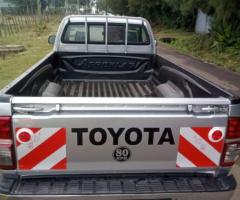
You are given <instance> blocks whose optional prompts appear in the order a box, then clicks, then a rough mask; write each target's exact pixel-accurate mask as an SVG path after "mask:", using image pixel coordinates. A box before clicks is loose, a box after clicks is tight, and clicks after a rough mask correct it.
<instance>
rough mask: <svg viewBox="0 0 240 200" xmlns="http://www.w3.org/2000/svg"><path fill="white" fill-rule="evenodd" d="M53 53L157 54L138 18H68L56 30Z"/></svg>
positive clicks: (148, 28)
mask: <svg viewBox="0 0 240 200" xmlns="http://www.w3.org/2000/svg"><path fill="white" fill-rule="evenodd" d="M54 51H56V52H75V53H82V52H84V53H120V54H122V53H123V54H127V53H129V54H156V42H155V40H154V35H153V32H152V29H151V26H150V24H149V22H148V21H147V20H146V19H144V18H141V17H128V16H103V15H69V16H67V17H65V18H64V19H63V20H62V22H61V24H60V26H59V30H58V34H57V37H56V41H55V45H54Z"/></svg>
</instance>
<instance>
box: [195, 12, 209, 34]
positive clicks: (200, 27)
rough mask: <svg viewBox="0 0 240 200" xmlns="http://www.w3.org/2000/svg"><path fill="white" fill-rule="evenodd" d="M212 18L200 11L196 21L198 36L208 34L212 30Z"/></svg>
mask: <svg viewBox="0 0 240 200" xmlns="http://www.w3.org/2000/svg"><path fill="white" fill-rule="evenodd" d="M211 21H212V17H210V16H208V15H207V14H205V13H204V12H202V11H201V10H200V9H198V15H197V20H196V26H195V32H196V33H198V34H207V33H209V30H210V29H211Z"/></svg>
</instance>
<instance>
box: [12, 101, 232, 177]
mask: <svg viewBox="0 0 240 200" xmlns="http://www.w3.org/2000/svg"><path fill="white" fill-rule="evenodd" d="M12 103H13V111H14V114H13V130H14V131H15V140H16V141H15V142H16V146H17V147H16V152H17V161H18V169H19V170H23V171H24V170H32V171H39V170H43V171H49V170H61V171H77V172H79V173H110V172H135V173H136V172H144V171H146V170H148V172H151V171H152V172H155V171H162V170H168V171H171V170H172V171H176V170H179V169H180V168H182V169H185V168H188V169H189V170H191V169H193V170H194V169H196V168H198V169H201V168H203V169H204V168H206V167H208V169H216V168H218V167H219V164H220V158H221V152H222V150H223V144H224V138H225V130H226V126H227V119H228V118H227V116H228V115H227V112H228V104H229V101H228V100H226V99H220V98H219V99H179V100H176V99H147V100H145V99H134V100H131V101H130V100H129V99H124V98H116V99H111V98H105V99H104V98H46V99H45V98H21V97H15V98H13V102H12Z"/></svg>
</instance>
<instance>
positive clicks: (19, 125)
mask: <svg viewBox="0 0 240 200" xmlns="http://www.w3.org/2000/svg"><path fill="white" fill-rule="evenodd" d="M49 43H54V47H53V51H52V52H51V53H50V54H48V55H47V56H46V57H44V58H43V59H42V60H41V61H39V62H38V63H37V64H35V65H34V66H32V67H31V68H30V69H28V70H27V71H26V72H25V73H23V74H22V75H20V76H19V77H18V78H17V79H16V80H14V81H13V82H12V83H10V84H9V85H8V86H6V87H5V88H3V89H2V90H1V94H0V169H1V170H0V199H1V200H3V199H4V200H6V199H24V200H27V199H42V200H43V199H64V200H75V199H84V200H87V199H100V200H101V199H102V200H103V199H104V200H105V199H106V200H108V199H109V200H118V199H119V200H123V199H133V200H137V199H146V200H150V199H158V200H161V199H162V200H170V199H174V200H175V199H182V200H186V199H199V200H200V199H203V200H206V199H218V200H223V199H230V198H231V196H232V194H233V192H234V190H235V188H236V180H235V178H234V176H233V175H231V174H230V169H231V167H232V166H233V164H234V162H235V161H236V159H237V158H238V155H239V152H240V98H239V97H237V96H236V95H233V94H232V93H230V92H228V91H225V89H223V88H221V87H219V86H216V85H214V84H213V83H211V82H210V81H207V80H205V79H204V78H203V77H198V76H196V75H194V74H192V73H191V72H189V71H186V70H185V69H183V68H182V67H181V66H177V65H176V64H174V63H171V62H169V61H167V60H165V59H164V58H162V57H161V55H157V54H156V41H155V39H154V35H153V32H152V30H151V27H150V25H149V22H148V21H147V20H145V19H143V18H138V17H122V16H81V15H76V16H67V17H65V18H64V19H63V20H62V22H61V24H60V26H59V29H58V32H57V35H56V36H50V37H49ZM16 67H17V63H16Z"/></svg>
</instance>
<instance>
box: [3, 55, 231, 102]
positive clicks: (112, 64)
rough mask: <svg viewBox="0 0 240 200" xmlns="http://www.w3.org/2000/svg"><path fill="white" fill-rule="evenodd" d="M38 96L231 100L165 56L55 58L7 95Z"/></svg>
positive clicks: (49, 58) (16, 83) (12, 86)
mask: <svg viewBox="0 0 240 200" xmlns="http://www.w3.org/2000/svg"><path fill="white" fill-rule="evenodd" d="M2 92H3V93H5V94H8V95H13V96H33V97H36V96H37V97H38V96H39V97H126V98H139V97H142V98H212V97H229V94H228V93H226V92H225V91H223V90H222V89H220V88H218V87H216V86H215V85H213V84H211V83H208V82H206V81H205V80H203V79H201V78H199V77H196V76H195V75H193V74H191V73H189V72H187V71H185V70H183V69H182V68H181V67H179V66H176V65H174V64H173V63H170V62H168V61H166V60H163V59H162V58H161V57H160V56H157V57H152V56H149V55H99V54H96V55H95V54H94V55H91V54H90V55H88V54H77V55H75V54H69V53H67V54H66V53H61V54H59V53H52V54H50V55H48V56H47V57H46V58H44V59H43V60H42V61H40V62H39V63H37V64H36V65H35V66H33V67H32V68H31V69H29V70H28V71H27V72H26V73H24V74H23V75H22V76H20V77H19V78H18V79H16V80H15V81H14V82H12V83H11V84H10V85H8V86H7V87H6V88H4V89H3V91H2Z"/></svg>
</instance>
